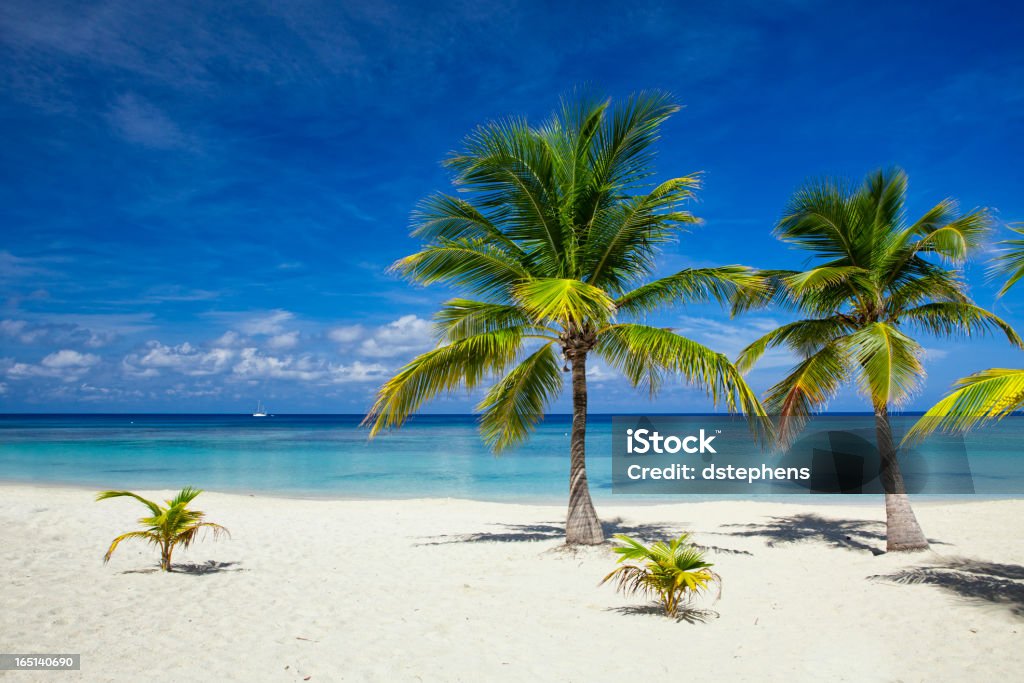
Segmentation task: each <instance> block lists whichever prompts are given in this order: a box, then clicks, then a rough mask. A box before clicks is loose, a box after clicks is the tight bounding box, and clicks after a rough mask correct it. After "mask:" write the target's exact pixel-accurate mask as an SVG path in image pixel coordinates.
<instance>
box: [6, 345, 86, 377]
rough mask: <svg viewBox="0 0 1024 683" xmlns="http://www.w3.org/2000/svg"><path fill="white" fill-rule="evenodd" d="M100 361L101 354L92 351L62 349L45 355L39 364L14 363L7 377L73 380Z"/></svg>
mask: <svg viewBox="0 0 1024 683" xmlns="http://www.w3.org/2000/svg"><path fill="white" fill-rule="evenodd" d="M99 362H100V358H99V356H95V355H93V354H91V353H80V352H78V351H74V350H72V349H61V350H60V351H56V352H54V353H51V354H49V355H48V356H46V357H44V358H43V359H42V360H41V361H40V362H39V363H38V364H32V363H14V364H13V365H11V366H10V367H8V368H7V377H8V378H9V379H29V378H32V377H48V378H51V379H59V380H62V381H64V382H72V381H75V380H77V379H79V378H80V377H82V375H84V374H86V373H87V372H88V371H89V370H90V368H92V367H93V366H94V365H96V364H97V363H99Z"/></svg>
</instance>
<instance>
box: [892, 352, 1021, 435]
mask: <svg viewBox="0 0 1024 683" xmlns="http://www.w3.org/2000/svg"><path fill="white" fill-rule="evenodd" d="M1021 408H1024V370H1011V369H1006V368H991V369H989V370H982V371H981V372H976V373H974V374H973V375H969V376H967V377H964V378H962V379H960V380H957V383H956V386H955V389H954V390H953V391H952V392H950V393H949V394H948V395H946V396H945V397H944V398H943V399H942V400H941V401H939V402H938V403H936V404H935V405H934V406H932V407H931V408H930V409H929V410H928V412H926V413H925V414H924V415H922V416H921V419H919V420H918V421H917V422H916V423H915V424H914V426H913V427H912V428H911V429H910V431H908V432H907V434H906V436H905V437H904V438H903V442H904V443H912V442H915V441H918V440H920V439H923V438H924V437H926V436H927V435H928V434H931V433H932V432H934V431H936V430H941V431H944V432H953V433H958V432H966V431H968V430H970V429H973V428H974V427H977V426H981V425H984V424H988V423H990V422H993V421H996V420H1001V419H1002V418H1004V417H1006V416H1007V415H1010V414H1011V413H1013V412H1014V411H1016V410H1020V409H1021Z"/></svg>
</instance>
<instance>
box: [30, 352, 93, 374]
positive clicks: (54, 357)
mask: <svg viewBox="0 0 1024 683" xmlns="http://www.w3.org/2000/svg"><path fill="white" fill-rule="evenodd" d="M99 362H100V358H99V356H95V355H93V354H91V353H79V352H78V351H72V350H71V349H61V350H60V351H57V352H56V353H51V354H50V355H49V356H47V357H46V358H43V360H42V365H44V366H46V367H48V368H54V369H58V370H59V369H63V368H88V367H91V366H93V365H96V363H99Z"/></svg>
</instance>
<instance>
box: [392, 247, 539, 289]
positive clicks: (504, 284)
mask: <svg viewBox="0 0 1024 683" xmlns="http://www.w3.org/2000/svg"><path fill="white" fill-rule="evenodd" d="M391 270H392V271H395V272H398V273H401V274H402V275H404V276H405V277H407V278H409V279H411V280H413V281H415V282H419V283H421V284H424V285H429V284H432V283H435V282H444V283H448V284H453V285H461V286H463V287H466V288H468V289H469V290H470V291H473V292H476V293H478V294H485V295H486V294H492V293H500V292H507V291H508V290H509V289H510V288H511V287H512V286H513V285H515V284H516V283H518V282H521V281H523V280H526V279H529V278H530V272H529V271H528V270H526V268H524V267H523V265H522V263H521V262H520V261H518V260H516V259H514V258H512V257H511V256H509V255H508V253H507V252H505V251H504V250H502V249H500V248H497V247H495V246H493V245H492V244H490V243H487V242H483V241H480V240H467V239H460V240H451V241H442V242H440V243H438V244H434V245H430V246H427V247H426V248H425V249H423V250H422V251H420V252H417V253H415V254H412V255H411V256H406V257H405V258H403V259H400V260H398V261H396V262H395V263H394V264H393V265H392V266H391Z"/></svg>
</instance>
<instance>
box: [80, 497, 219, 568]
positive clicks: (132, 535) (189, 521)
mask: <svg viewBox="0 0 1024 683" xmlns="http://www.w3.org/2000/svg"><path fill="white" fill-rule="evenodd" d="M200 493H202V491H201V490H199V489H194V488H191V487H188V486H186V487H185V488H183V489H182V490H181V491H179V492H178V495H176V496H175V497H174V498H173V499H171V500H168V501H165V502H166V503H167V507H162V506H160V505H158V504H157V503H154V502H153V501H151V500H146V499H145V498H143V497H142V496H140V495H138V494H137V493H132V492H131V491H103V492H102V493H99V494H97V496H96V500H98V501H99V500H106V499H107V498H121V497H124V496H127V497H129V498H134V499H135V500H137V501H139V502H140V503H142V504H143V505H145V506H146V507H148V508H149V510H150V512H152V513H153V514H152V516H150V517H142V518H141V519H139V524H141V525H142V526H144V527H146V529H145V530H143V531H129V532H128V533H126V534H121V535H120V536H118V537H117V538H115V539H114V540H113V542H112V543H111V544H110V548H108V549H107V554H106V555H104V556H103V562H104V564H105V563H107V562H109V561H110V556H111V555H113V554H114V550H116V549H117V546H118V545H119V544H120V543H121V541H124V540H127V539H138V540H141V541H146V542H147V543H151V544H153V545H155V546H156V547H158V548H159V549H160V569H162V570H163V571H165V572H169V571H171V555H172V554H173V553H174V549H175V548H176V547H178V546H179V545H180V546H181V547H183V548H187V547H189V546H190V545H192V543H193V542H194V541H195V540H196V537H197V535H198V534H199V532H200V531H201V530H202V529H210V530H211V531H213V537H214V538H217V537H219V536H220V535H221V534H227V535H228V536H230V535H231V534H230V533H229V532H228V530H227V529H225V528H224V527H222V526H221V525H219V524H214V523H213V522H204V521H203V517H204V516H205V513H203V512H200V511H199V510H191V509H189V507H188V504H189V503H191V502H192V501H193V500H194V499H195V497H196V496H198V495H199V494H200Z"/></svg>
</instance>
